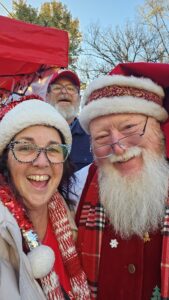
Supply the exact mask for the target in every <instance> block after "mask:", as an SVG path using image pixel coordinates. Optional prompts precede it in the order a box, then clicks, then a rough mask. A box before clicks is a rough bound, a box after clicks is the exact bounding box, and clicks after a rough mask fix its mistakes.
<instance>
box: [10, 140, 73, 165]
mask: <svg viewBox="0 0 169 300" xmlns="http://www.w3.org/2000/svg"><path fill="white" fill-rule="evenodd" d="M8 149H10V150H11V151H12V153H13V156H14V158H15V159H16V160H17V161H18V162H21V163H33V162H34V161H35V160H36V159H37V158H38V156H39V155H40V153H41V152H43V153H44V154H45V155H46V158H47V160H48V161H49V162H50V163H51V164H59V163H63V162H64V161H65V160H66V159H67V157H68V155H69V153H70V149H71V147H70V145H65V144H55V143H54V144H50V145H49V146H47V147H39V146H37V145H36V144H33V143H30V142H26V141H16V140H14V141H11V142H10V144H9V145H8Z"/></svg>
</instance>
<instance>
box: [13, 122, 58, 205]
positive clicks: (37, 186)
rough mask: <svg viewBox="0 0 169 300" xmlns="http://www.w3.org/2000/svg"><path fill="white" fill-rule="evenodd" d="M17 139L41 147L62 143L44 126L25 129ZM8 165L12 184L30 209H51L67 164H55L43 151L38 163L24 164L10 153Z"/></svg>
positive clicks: (54, 133)
mask: <svg viewBox="0 0 169 300" xmlns="http://www.w3.org/2000/svg"><path fill="white" fill-rule="evenodd" d="M15 140H16V141H23V142H27V143H31V144H36V145H37V146H38V147H47V146H49V145H52V144H56V143H57V144H58V143H59V144H60V143H62V142H61V137H60V135H59V133H58V131H57V130H56V129H54V128H51V127H46V126H43V125H36V126H31V127H28V128H26V129H24V130H22V131H21V132H19V133H18V134H17V135H16V136H15ZM7 164H8V169H9V172H10V174H11V179H12V183H13V185H14V187H15V189H16V191H17V192H18V193H19V195H20V196H21V197H22V199H23V203H24V204H25V206H26V208H27V209H30V210H34V209H35V210H37V209H41V208H42V207H43V206H47V203H48V202H49V200H50V198H51V197H52V195H53V194H54V192H55V191H56V189H57V187H58V185H59V183H60V181H61V178H62V175H63V163H58V164H51V163H50V162H49V161H48V159H47V157H46V155H45V153H44V152H41V153H40V155H39V156H38V158H37V159H36V160H35V161H34V162H30V163H21V162H18V161H17V160H16V159H15V158H14V156H13V153H12V151H11V150H10V151H9V154H8V160H7Z"/></svg>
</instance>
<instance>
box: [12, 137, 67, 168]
mask: <svg viewBox="0 0 169 300" xmlns="http://www.w3.org/2000/svg"><path fill="white" fill-rule="evenodd" d="M15 144H31V145H33V146H35V149H36V150H37V155H36V157H35V158H34V159H33V160H30V161H22V160H20V159H18V158H17V156H16V154H15V150H14V148H15ZM50 146H51V145H50ZM50 146H47V147H38V146H37V145H36V144H32V143H28V142H23V141H16V140H13V141H11V142H10V143H9V145H8V147H7V148H8V149H9V150H11V151H12V154H13V156H14V158H15V159H16V160H17V161H18V162H20V163H23V164H24V163H34V162H35V161H36V159H37V158H38V157H39V155H40V153H41V152H43V153H44V154H45V156H46V158H47V160H48V161H49V163H50V164H60V163H64V162H65V161H66V159H67V158H68V156H69V154H70V150H71V145H68V144H57V146H61V147H62V148H65V149H66V150H67V153H66V156H65V157H64V152H63V161H61V162H52V161H51V160H50V159H49V158H48V154H47V151H48V148H49V147H50Z"/></svg>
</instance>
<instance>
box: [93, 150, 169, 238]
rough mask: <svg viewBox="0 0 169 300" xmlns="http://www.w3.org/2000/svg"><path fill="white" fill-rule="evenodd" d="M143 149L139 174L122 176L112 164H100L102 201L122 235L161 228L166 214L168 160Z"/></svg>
mask: <svg viewBox="0 0 169 300" xmlns="http://www.w3.org/2000/svg"><path fill="white" fill-rule="evenodd" d="M141 151H142V155H143V160H144V167H143V169H142V170H141V171H140V173H137V174H136V175H133V174H132V175H130V176H127V175H126V176H121V175H120V173H119V172H118V171H117V170H116V169H115V168H114V167H113V166H112V164H110V165H107V166H104V167H103V166H102V167H100V168H99V188H100V201H101V203H102V204H103V206H104V208H105V210H106V214H107V216H108V217H109V220H110V223H111V224H112V225H113V228H114V229H115V231H116V233H118V234H120V236H121V237H122V238H129V237H131V236H132V235H133V234H136V235H139V236H140V237H143V235H144V234H145V232H147V231H148V232H153V231H155V230H157V229H158V228H159V225H160V224H161V222H162V220H163V216H164V209H165V202H166V198H167V197H168V182H169V166H168V163H167V162H166V160H165V158H164V157H163V156H161V157H160V156H159V155H156V154H154V153H152V152H148V151H146V150H142V149H141ZM139 152H140V149H139V151H138V153H139ZM110 159H111V158H110Z"/></svg>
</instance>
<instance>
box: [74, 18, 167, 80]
mask: <svg viewBox="0 0 169 300" xmlns="http://www.w3.org/2000/svg"><path fill="white" fill-rule="evenodd" d="M82 55H83V59H82V62H80V64H79V69H80V72H81V73H83V74H84V73H85V74H86V80H91V79H92V78H93V77H96V76H98V75H100V73H102V74H107V73H108V72H109V71H110V70H111V69H112V68H113V66H115V65H116V64H118V63H122V62H134V61H146V62H156V61H162V60H163V58H164V55H166V52H165V49H164V48H163V47H162V45H161V39H160V37H159V35H158V33H157V32H155V31H153V32H150V31H148V30H147V28H146V27H145V26H144V25H142V24H140V23H139V22H137V23H135V24H133V23H132V22H129V21H128V22H126V23H125V25H124V27H123V28H120V27H119V26H116V28H115V29H114V30H113V29H112V28H110V27H109V28H107V29H103V28H101V27H100V25H98V24H93V25H91V26H90V27H89V28H88V32H87V33H86V35H85V37H84V48H83V52H82ZM82 66H83V67H82ZM84 80H85V79H84Z"/></svg>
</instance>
